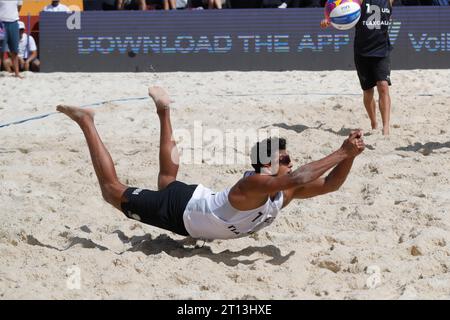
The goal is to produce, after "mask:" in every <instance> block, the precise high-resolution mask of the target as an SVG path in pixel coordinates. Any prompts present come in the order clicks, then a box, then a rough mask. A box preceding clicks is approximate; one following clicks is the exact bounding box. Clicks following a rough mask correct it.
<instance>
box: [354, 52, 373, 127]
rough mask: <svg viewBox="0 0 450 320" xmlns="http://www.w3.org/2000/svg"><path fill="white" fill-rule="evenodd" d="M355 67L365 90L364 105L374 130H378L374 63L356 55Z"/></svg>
mask: <svg viewBox="0 0 450 320" xmlns="http://www.w3.org/2000/svg"><path fill="white" fill-rule="evenodd" d="M354 58H355V67H356V71H357V73H358V79H359V83H360V85H361V89H362V90H363V103H364V107H365V108H366V111H367V114H368V116H369V119H370V125H371V127H372V129H376V128H377V116H376V105H375V99H374V89H373V87H374V86H375V85H376V82H375V80H374V79H373V74H372V70H371V69H372V67H371V64H372V61H371V59H370V58H367V57H362V56H359V55H356V54H355V57H354Z"/></svg>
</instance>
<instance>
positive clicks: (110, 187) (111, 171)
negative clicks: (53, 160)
mask: <svg viewBox="0 0 450 320" xmlns="http://www.w3.org/2000/svg"><path fill="white" fill-rule="evenodd" d="M57 110H58V111H60V112H62V113H64V114H66V115H67V116H68V117H70V118H71V119H72V120H74V121H75V122H76V123H77V124H78V125H79V126H80V128H81V130H82V131H83V134H84V136H85V138H86V142H87V145H88V147H89V152H90V155H91V159H92V164H93V165H94V169H95V173H96V175H97V179H98V182H99V184H100V188H101V190H102V195H103V198H104V199H105V200H106V202H108V203H109V204H111V205H113V206H114V207H115V208H117V209H118V210H121V203H122V201H123V200H124V199H122V196H123V193H124V192H125V190H126V189H127V187H126V186H125V185H123V184H121V183H120V182H119V179H118V178H117V174H116V170H115V168H114V163H113V161H112V159H111V156H110V154H109V152H108V150H107V149H106V148H105V146H104V145H103V142H102V140H101V139H100V136H99V135H98V132H97V129H96V128H95V124H94V111H92V110H88V109H81V108H76V107H69V106H61V105H60V106H58V107H57Z"/></svg>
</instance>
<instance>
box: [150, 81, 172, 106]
mask: <svg viewBox="0 0 450 320" xmlns="http://www.w3.org/2000/svg"><path fill="white" fill-rule="evenodd" d="M148 94H149V96H150V97H152V99H153V101H154V102H155V105H156V111H157V112H159V111H163V110H166V109H169V106H170V103H171V101H170V97H169V95H168V94H167V92H166V90H164V89H163V88H161V87H150V88H148Z"/></svg>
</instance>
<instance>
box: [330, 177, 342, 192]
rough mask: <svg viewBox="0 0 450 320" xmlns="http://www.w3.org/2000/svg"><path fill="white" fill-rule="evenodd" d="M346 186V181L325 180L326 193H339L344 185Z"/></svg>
mask: <svg viewBox="0 0 450 320" xmlns="http://www.w3.org/2000/svg"><path fill="white" fill-rule="evenodd" d="M343 184H344V181H333V180H329V179H327V178H325V190H326V193H331V192H336V191H338V190H339V189H340V188H341V187H342V185H343Z"/></svg>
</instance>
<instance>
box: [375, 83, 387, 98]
mask: <svg viewBox="0 0 450 320" xmlns="http://www.w3.org/2000/svg"><path fill="white" fill-rule="evenodd" d="M377 89H378V94H379V95H380V96H382V95H389V85H388V83H387V82H386V81H380V82H378V83H377Z"/></svg>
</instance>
